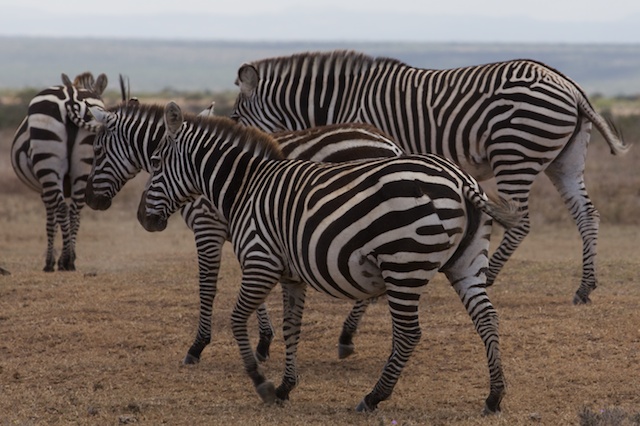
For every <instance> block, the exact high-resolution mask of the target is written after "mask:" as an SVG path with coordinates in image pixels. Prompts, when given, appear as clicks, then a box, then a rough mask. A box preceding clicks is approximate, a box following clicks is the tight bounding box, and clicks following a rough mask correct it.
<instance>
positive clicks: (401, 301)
mask: <svg viewBox="0 0 640 426" xmlns="http://www.w3.org/2000/svg"><path fill="white" fill-rule="evenodd" d="M433 274H435V271H434V273H433ZM383 275H384V274H383ZM421 279H422V277H421ZM414 281H415V280H414ZM426 283H427V281H425V284H424V285H426ZM394 284H397V281H396V282H395V283H394ZM421 287H422V286H421ZM422 288H423V287H422ZM387 301H388V304H389V310H390V311H391V323H392V327H393V339H392V346H393V347H392V350H391V355H390V356H389V358H388V360H387V362H386V364H385V365H384V367H383V369H382V374H381V375H380V378H379V379H378V382H377V383H376V385H375V386H374V388H373V390H372V391H371V392H370V393H369V394H367V395H366V396H365V397H364V398H363V400H362V401H361V402H360V403H359V404H358V405H357V406H356V411H358V412H369V411H374V410H375V409H376V408H377V407H378V404H379V403H380V402H382V401H384V400H386V399H388V398H389V397H390V396H391V393H392V392H393V388H394V387H395V385H396V383H397V382H398V379H399V377H400V374H401V373H402V369H403V368H404V366H405V364H406V363H407V361H408V360H409V357H410V356H411V354H412V353H413V351H414V349H415V348H416V346H417V345H418V342H419V341H420V338H421V336H422V332H421V330H420V323H419V318H418V304H419V301H420V292H419V291H418V289H417V287H415V286H412V287H411V291H410V292H405V291H402V290H400V291H396V290H390V289H387Z"/></svg>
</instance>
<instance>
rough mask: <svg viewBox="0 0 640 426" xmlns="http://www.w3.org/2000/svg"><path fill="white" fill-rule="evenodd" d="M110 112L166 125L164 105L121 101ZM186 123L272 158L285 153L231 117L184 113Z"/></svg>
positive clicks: (266, 138) (267, 138)
mask: <svg viewBox="0 0 640 426" xmlns="http://www.w3.org/2000/svg"><path fill="white" fill-rule="evenodd" d="M107 111H109V112H112V113H115V114H118V115H119V116H121V117H129V118H131V119H134V118H135V117H138V116H146V117H153V119H154V121H156V122H160V123H162V122H163V117H164V105H158V104H145V103H141V102H130V101H127V102H121V103H119V104H117V105H114V106H112V107H109V108H107ZM183 116H184V120H185V121H187V122H189V123H191V124H192V125H193V126H194V127H198V128H200V129H202V130H205V131H206V132H207V133H212V134H216V135H218V136H220V137H221V138H224V139H228V140H232V141H235V143H237V144H238V145H239V146H242V147H243V148H244V149H245V150H247V151H255V152H257V153H260V154H261V155H263V156H265V157H267V158H272V159H283V158H284V154H283V153H282V151H281V150H280V145H279V144H278V142H277V141H276V140H275V139H274V138H273V137H272V136H271V135H269V134H267V133H265V132H263V131H261V130H258V129H256V128H254V127H245V126H243V125H241V124H238V123H236V122H235V121H233V120H231V119H230V118H228V117H222V116H201V115H196V114H192V113H189V112H184V114H183Z"/></svg>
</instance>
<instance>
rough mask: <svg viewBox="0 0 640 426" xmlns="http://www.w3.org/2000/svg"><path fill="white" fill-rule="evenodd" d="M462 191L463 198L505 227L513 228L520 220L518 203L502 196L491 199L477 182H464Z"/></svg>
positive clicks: (520, 214) (520, 213) (520, 212)
mask: <svg viewBox="0 0 640 426" xmlns="http://www.w3.org/2000/svg"><path fill="white" fill-rule="evenodd" d="M463 192H464V196H465V198H466V199H467V200H469V202H470V203H471V204H472V205H473V206H474V207H475V208H477V209H478V210H482V211H483V212H485V213H486V214H488V215H489V216H491V218H492V219H493V220H495V221H496V222H498V223H499V224H500V226H502V227H503V228H505V229H510V228H513V227H514V226H516V225H517V224H518V223H520V221H521V220H522V215H523V213H522V211H521V210H520V206H519V204H518V203H516V202H515V201H511V200H506V199H504V198H502V197H492V198H497V201H493V200H492V199H491V198H489V197H488V196H487V194H486V193H485V192H484V191H483V190H482V189H481V188H480V187H479V185H478V184H477V182H473V183H472V182H464V183H463Z"/></svg>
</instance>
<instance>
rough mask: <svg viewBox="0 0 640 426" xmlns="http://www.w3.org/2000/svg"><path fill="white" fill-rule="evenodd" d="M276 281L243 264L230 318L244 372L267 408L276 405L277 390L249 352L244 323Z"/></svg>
mask: <svg viewBox="0 0 640 426" xmlns="http://www.w3.org/2000/svg"><path fill="white" fill-rule="evenodd" d="M259 262H260V260H259ZM279 278H280V275H277V276H271V277H270V276H268V275H267V274H266V271H265V270H264V269H262V268H261V267H255V268H252V267H249V266H247V265H246V264H245V265H243V272H242V285H241V286H240V293H239V295H238V300H237V302H236V305H235V307H234V308H233V312H232V314H231V329H232V331H233V337H234V338H235V340H236V343H237V344H238V348H239V349H240V356H241V357H242V362H243V364H244V369H245V371H246V373H247V374H248V375H249V377H250V378H251V380H252V381H253V385H254V386H255V388H256V392H258V395H260V398H262V401H263V402H265V403H267V404H271V403H273V402H275V400H276V390H275V386H274V384H273V383H272V382H270V381H268V380H267V379H266V378H265V376H264V374H263V373H262V370H261V369H260V367H259V365H258V360H257V358H256V355H255V353H254V351H253V350H252V349H251V342H250V341H249V333H248V331H247V321H248V319H249V316H251V314H252V313H253V312H254V311H256V309H258V307H259V306H260V305H261V304H262V303H263V302H264V300H265V299H266V297H267V296H268V295H269V293H270V292H271V290H272V289H273V287H274V286H275V285H276V284H277V282H278V279H279Z"/></svg>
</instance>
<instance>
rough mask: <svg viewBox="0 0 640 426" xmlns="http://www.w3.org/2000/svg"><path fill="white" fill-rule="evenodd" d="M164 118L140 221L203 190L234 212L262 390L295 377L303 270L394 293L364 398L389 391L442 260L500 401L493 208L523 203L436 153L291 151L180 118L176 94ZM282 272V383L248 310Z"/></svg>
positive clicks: (360, 288) (267, 392) (280, 395)
mask: <svg viewBox="0 0 640 426" xmlns="http://www.w3.org/2000/svg"><path fill="white" fill-rule="evenodd" d="M165 122H166V136H165V138H164V139H163V142H162V143H161V145H160V146H159V147H158V149H157V150H156V152H155V153H154V156H153V158H152V163H153V168H154V171H153V174H152V177H151V179H150V181H149V184H148V186H147V190H146V191H145V194H143V198H142V199H141V204H142V205H141V211H143V212H144V214H143V215H141V216H140V219H141V223H142V224H143V226H144V227H145V228H146V229H147V230H149V231H161V230H163V229H164V228H165V227H166V225H167V220H168V218H169V216H170V215H171V214H172V213H173V212H175V211H176V210H177V209H178V208H179V207H180V206H181V205H182V204H184V203H186V202H189V201H192V200H194V199H196V198H197V197H199V196H205V197H206V198H207V199H209V200H210V201H211V202H212V204H213V205H214V206H215V208H216V209H217V210H218V212H219V214H220V216H221V219H223V220H225V221H226V222H227V223H228V226H229V234H230V239H231V242H232V244H233V246H234V251H235V253H236V255H237V256H238V259H239V261H240V265H241V267H242V285H241V289H240V294H239V296H238V301H237V303H236V305H235V308H234V309H233V313H232V330H233V334H234V337H235V339H236V341H237V342H238V345H239V348H240V352H241V355H242V359H243V362H244V366H245V370H246V372H247V373H248V374H249V376H250V377H251V379H252V380H253V383H254V385H255V387H256V390H257V391H258V393H259V394H260V396H261V397H262V399H263V400H264V401H265V402H272V401H275V400H276V399H277V400H286V399H288V397H289V393H290V391H291V390H292V389H293V388H294V387H295V385H296V383H297V380H298V375H297V371H296V350H297V344H298V340H299V335H300V324H301V319H302V312H303V308H304V298H305V290H306V285H305V284H303V283H308V284H310V285H311V286H312V287H313V288H315V289H316V290H319V291H321V292H323V293H326V294H329V295H332V296H335V297H340V298H346V299H352V300H363V299H366V298H369V297H376V296H379V295H382V294H386V296H387V301H388V303H389V309H390V312H391V318H392V324H393V339H392V344H393V349H392V352H391V356H390V357H389V359H388V361H387V363H386V365H385V367H384V369H383V371H382V375H381V377H380V379H379V380H378V383H377V384H376V385H375V387H374V388H373V391H372V392H371V393H369V394H368V395H367V396H365V398H364V399H363V400H362V402H361V403H360V404H359V405H358V407H357V410H359V411H370V410H374V409H375V408H376V407H377V405H378V403H379V402H381V401H383V400H385V399H387V398H388V397H389V396H390V395H391V392H392V390H393V388H394V386H395V384H396V382H397V380H398V378H399V375H400V373H401V371H402V368H403V367H404V365H405V363H406V362H407V360H408V359H409V357H410V355H411V353H412V352H413V350H414V348H415V347H416V345H417V344H418V341H419V339H420V335H421V331H420V325H419V321H418V302H419V299H420V295H421V293H422V292H423V291H424V290H425V287H426V285H427V283H428V282H429V280H430V279H431V278H432V277H433V276H434V275H435V274H437V273H438V271H442V272H444V273H445V274H446V276H447V278H448V279H449V281H450V282H451V285H452V286H453V288H454V289H455V290H456V292H457V293H458V295H459V296H460V299H461V301H462V303H463V305H464V306H465V308H466V309H467V312H468V313H469V316H470V317H471V319H472V320H473V323H474V325H475V327H476V330H477V332H478V334H479V335H480V337H481V338H482V340H483V342H484V344H485V348H486V354H487V359H488V365H489V377H490V391H489V396H488V397H487V399H486V404H485V411H486V412H488V413H493V412H497V411H499V410H500V401H501V399H502V397H503V394H504V390H505V383H504V378H503V373H502V366H501V362H500V351H499V338H498V321H497V314H496V312H495V310H494V309H493V306H492V305H491V302H490V301H489V297H488V295H487V293H486V290H485V284H486V282H485V271H486V267H487V264H488V259H487V251H488V248H489V236H490V234H491V217H493V218H494V219H496V220H497V221H498V222H500V223H501V224H503V225H504V226H510V225H511V224H513V223H515V221H517V220H518V219H519V217H518V215H517V214H515V213H514V211H515V210H514V209H507V208H506V207H508V206H507V205H506V204H495V203H493V202H491V201H489V200H488V199H487V197H486V195H485V194H484V193H483V192H482V190H481V189H480V187H479V186H478V184H477V182H476V181H474V180H473V179H472V178H471V177H470V176H469V175H467V174H465V173H464V172H462V171H461V170H460V169H458V168H457V167H456V166H455V165H454V164H453V163H451V162H449V161H448V160H445V159H444V158H442V157H439V156H435V155H430V156H409V157H399V158H388V159H379V160H367V161H359V162H350V163H342V164H327V163H313V162H308V161H300V160H284V159H283V156H282V153H281V152H280V150H279V149H278V146H277V144H276V142H275V141H274V140H273V139H272V138H271V137H269V136H268V135H266V134H264V133H261V132H258V131H256V130H255V129H253V128H245V127H243V126H240V125H234V124H232V122H231V121H229V120H226V119H220V118H211V117H197V118H189V119H187V120H186V121H183V116H182V112H181V110H180V108H179V107H178V106H177V105H176V104H174V103H169V104H168V105H167V106H166V108H165ZM142 209H144V210H142ZM279 281H281V282H283V294H284V295H285V299H286V300H285V302H284V314H283V316H284V327H283V329H284V337H285V344H286V367H285V373H284V376H283V380H282V384H281V385H280V386H279V387H278V388H277V389H275V388H274V386H273V384H272V383H271V382H269V381H267V380H266V378H265V376H264V375H263V374H262V373H261V371H260V369H259V367H258V363H257V360H256V357H255V355H254V353H253V352H252V350H251V346H250V343H249V339H248V333H247V319H248V318H249V316H250V315H251V314H252V313H253V311H255V310H256V309H257V308H258V306H259V305H260V304H261V303H263V301H264V300H265V298H266V297H267V295H268V294H269V292H270V291H271V289H272V288H273V287H274V286H275V285H276V284H277V283H278V282H279Z"/></svg>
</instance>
